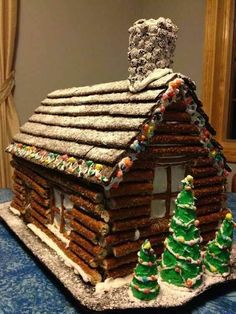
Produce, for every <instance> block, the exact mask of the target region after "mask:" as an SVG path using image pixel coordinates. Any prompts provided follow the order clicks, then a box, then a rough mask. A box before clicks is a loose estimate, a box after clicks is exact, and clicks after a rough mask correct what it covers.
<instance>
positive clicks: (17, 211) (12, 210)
mask: <svg viewBox="0 0 236 314" xmlns="http://www.w3.org/2000/svg"><path fill="white" fill-rule="evenodd" d="M9 209H10V211H11V212H12V213H13V214H14V215H16V216H19V217H20V216H21V212H20V211H19V210H18V209H16V208H15V207H12V206H10V207H9Z"/></svg>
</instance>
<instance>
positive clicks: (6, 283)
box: [0, 189, 236, 314]
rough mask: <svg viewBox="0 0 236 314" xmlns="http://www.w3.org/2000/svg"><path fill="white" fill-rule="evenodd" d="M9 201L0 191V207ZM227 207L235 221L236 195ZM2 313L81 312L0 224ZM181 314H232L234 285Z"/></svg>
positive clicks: (212, 292)
mask: <svg viewBox="0 0 236 314" xmlns="http://www.w3.org/2000/svg"><path fill="white" fill-rule="evenodd" d="M11 198H12V194H11V191H10V190H8V189H0V203H4V202H7V201H9V200H11ZM228 206H229V207H230V208H231V209H232V210H233V212H234V217H236V193H229V195H228ZM234 239H236V230H235V232H234ZM168 312H172V311H168ZM174 312H176V310H175V311H173V313H174ZM3 313H4V314H5V313H6V314H16V313H17V314H18V313H20V314H23V313H24V314H28V313H29V314H31V313H35V314H36V313H37V314H47V313H48V314H49V313H50V314H53V313H60V314H63V313H66V314H72V313H73V314H74V313H83V311H82V309H78V304H77V303H76V302H75V301H74V300H73V298H72V297H71V296H70V295H68V293H66V291H65V290H64V289H63V287H62V286H61V285H60V284H59V283H58V281H56V280H55V278H53V277H52V276H51V274H50V273H49V272H48V271H47V270H46V269H45V267H43V266H42V265H41V264H40V263H39V262H38V261H37V260H36V259H35V258H34V257H33V256H32V254H30V252H29V251H28V250H27V249H26V248H25V247H24V245H23V244H21V242H20V241H19V240H18V239H17V238H16V237H15V236H14V234H13V233H12V232H11V230H9V229H8V228H7V227H6V225H5V224H4V223H2V222H0V314H3ZM155 313H157V311H155ZM161 313H164V311H163V310H162V311H161ZM181 313H194V314H198V313H201V314H204V313H207V314H211V313H212V314H213V313H214V314H216V313H217V314H224V313H225V314H226V313H227V314H233V313H234V314H235V313H236V285H235V284H234V283H233V284H232V285H229V286H228V287H225V286H223V287H218V288H214V289H212V290H210V291H209V292H207V293H205V294H204V295H202V296H199V297H198V298H197V299H195V300H193V301H192V302H191V303H190V304H188V305H187V306H185V307H183V308H181Z"/></svg>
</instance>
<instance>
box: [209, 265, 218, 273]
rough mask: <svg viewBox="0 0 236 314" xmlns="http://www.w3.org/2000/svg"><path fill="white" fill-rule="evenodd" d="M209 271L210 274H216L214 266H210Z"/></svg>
mask: <svg viewBox="0 0 236 314" xmlns="http://www.w3.org/2000/svg"><path fill="white" fill-rule="evenodd" d="M210 271H211V272H212V273H216V272H217V269H216V268H215V266H212V265H210Z"/></svg>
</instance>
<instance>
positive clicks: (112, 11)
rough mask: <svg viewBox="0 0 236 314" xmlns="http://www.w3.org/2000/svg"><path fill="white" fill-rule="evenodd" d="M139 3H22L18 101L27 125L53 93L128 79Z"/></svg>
mask: <svg viewBox="0 0 236 314" xmlns="http://www.w3.org/2000/svg"><path fill="white" fill-rule="evenodd" d="M140 15H141V1H139V0H129V1H125V0H99V1H98V0H21V1H20V15H19V18H20V21H19V40H18V49H17V55H16V88H15V101H16V107H17V110H18V112H19V116H20V120H21V123H23V122H25V121H26V120H27V119H28V117H29V116H30V115H31V114H32V112H33V110H34V109H35V108H36V107H37V106H38V105H39V103H40V101H41V100H42V99H43V98H45V96H46V95H47V93H48V92H50V91H52V90H55V89H58V88H65V87H71V86H80V85H86V84H94V83H102V82H108V81H112V80H117V79H125V78H126V77H127V57H126V53H127V42H128V32H127V30H128V28H129V26H130V24H131V23H133V22H134V21H135V20H136V19H137V18H138V17H139V16H140Z"/></svg>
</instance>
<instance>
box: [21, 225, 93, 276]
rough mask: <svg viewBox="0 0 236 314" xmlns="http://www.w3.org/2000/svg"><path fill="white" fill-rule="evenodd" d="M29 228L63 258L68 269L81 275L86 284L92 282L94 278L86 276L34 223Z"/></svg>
mask: <svg viewBox="0 0 236 314" xmlns="http://www.w3.org/2000/svg"><path fill="white" fill-rule="evenodd" d="M27 227H28V228H29V229H30V230H31V231H33V233H35V234H36V235H37V236H38V237H39V238H40V240H41V241H43V242H44V243H46V244H47V245H48V246H49V247H50V248H51V249H53V250H54V251H55V252H56V253H57V255H58V256H59V257H61V258H62V260H63V261H64V263H65V264H66V265H67V266H68V267H71V268H74V271H75V273H77V274H80V276H81V277H82V278H83V280H84V281H85V282H88V281H90V282H91V280H92V278H91V277H90V276H89V275H88V274H86V273H85V272H84V271H83V269H82V268H81V267H80V266H79V265H78V264H76V263H75V262H73V261H72V260H71V259H70V258H69V257H67V255H66V254H65V253H64V252H63V251H62V250H61V249H60V248H59V247H58V246H57V244H56V243H55V242H53V240H52V239H50V238H49V237H48V236H47V235H46V234H45V233H44V232H43V231H42V230H40V229H39V228H38V227H36V226H35V225H34V224H32V223H29V224H27Z"/></svg>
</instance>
